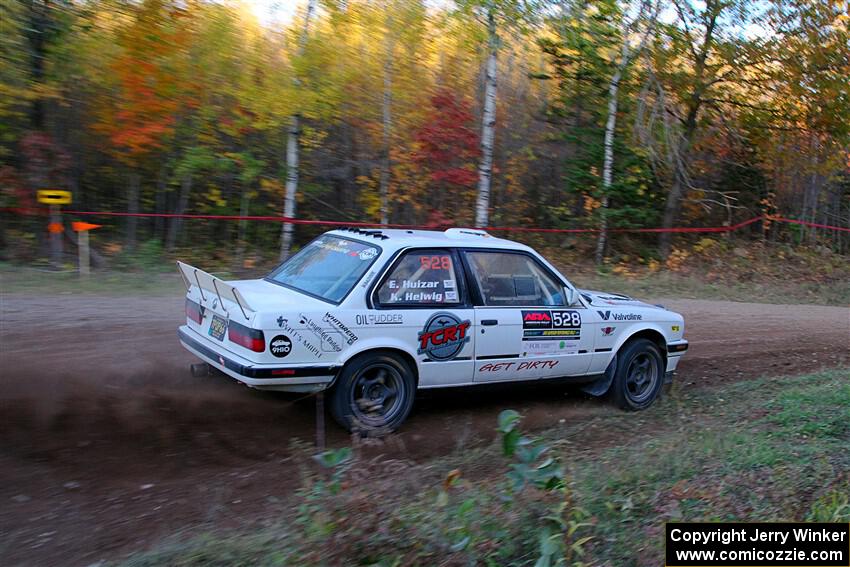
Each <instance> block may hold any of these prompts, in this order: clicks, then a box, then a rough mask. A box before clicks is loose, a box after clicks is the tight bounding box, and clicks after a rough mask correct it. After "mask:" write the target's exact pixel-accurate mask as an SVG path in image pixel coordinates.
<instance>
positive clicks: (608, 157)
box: [596, 2, 657, 264]
mask: <svg viewBox="0 0 850 567" xmlns="http://www.w3.org/2000/svg"><path fill="white" fill-rule="evenodd" d="M649 4H650V6H649V8H647V7H646V6H644V8H647V9H650V8H651V4H652V3H651V2H650V3H649ZM656 17H657V12H655V11H654V10H653V12H652V14H651V15H650V20H649V22H647V26H646V31H645V32H644V34H643V37H642V38H641V40H640V44H639V45H638V46H637V49H635V51H634V53H632V49H631V47H630V46H629V28H630V27H631V26H625V27H624V28H623V46H622V48H621V49H620V62H619V64H618V65H617V69H616V70H615V71H614V75H613V76H612V77H611V82H609V83H608V119H607V120H606V121H605V142H604V158H603V160H602V206H601V207H600V211H599V212H600V219H599V238H598V239H597V240H596V263H597V264H601V263H602V260H603V258H604V256H605V246H606V244H607V243H608V204H609V203H610V200H611V184H612V182H613V178H614V177H613V176H614V171H613V170H614V134H615V132H616V131H617V108H618V107H619V99H618V94H619V91H620V81H621V80H622V78H623V73H624V72H625V70H626V67H627V66H628V65H629V62H630V61H631V59H632V57H634V56H637V55H638V54H639V53H640V52H642V51H643V49H644V47H645V46H646V41H647V39H648V38H649V35H650V33H651V32H652V29H653V27H654V23H655V18H656ZM638 21H639V20H635V23H637V22H638Z"/></svg>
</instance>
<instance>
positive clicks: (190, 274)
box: [177, 261, 256, 319]
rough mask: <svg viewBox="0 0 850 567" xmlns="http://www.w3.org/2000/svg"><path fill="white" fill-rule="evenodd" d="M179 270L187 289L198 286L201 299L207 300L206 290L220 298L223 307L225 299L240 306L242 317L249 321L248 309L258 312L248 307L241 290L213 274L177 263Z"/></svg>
mask: <svg viewBox="0 0 850 567" xmlns="http://www.w3.org/2000/svg"><path fill="white" fill-rule="evenodd" d="M177 269H179V270H180V275H181V276H182V277H183V283H184V284H186V289H187V290H188V289H190V288H191V287H192V286H193V285H194V286H196V287H197V288H198V291H200V292H201V297H202V298H203V299H206V296H205V295H204V290H206V291H208V292H210V293H214V294H215V295H216V296H218V300H219V301H220V302H221V304H222V307H223V306H224V300H225V299H227V300H229V301H231V302H232V303H235V304H236V305H238V306H239V310H240V311H242V315H243V316H244V317H245V319H249V317H248V314H247V313H245V310H246V309H247V310H248V311H253V312H256V309H253V308H252V307H251V306H250V305H248V302H247V301H245V298H244V297H242V294H241V293H239V290H238V289H236V288H235V287H233V286H232V285H230V284H229V283H227V282H226V281H224V280H221V279H219V278H217V277H215V276H214V275H212V274H208V273H207V272H205V271H203V270H200V269H198V268H196V267H194V266H190V265H189V264H184V263H183V262H179V261H178V262H177Z"/></svg>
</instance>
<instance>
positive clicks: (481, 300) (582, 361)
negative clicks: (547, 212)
mask: <svg viewBox="0 0 850 567" xmlns="http://www.w3.org/2000/svg"><path fill="white" fill-rule="evenodd" d="M463 260H464V267H465V269H466V270H467V273H468V274H469V278H468V280H469V282H468V284H469V287H470V290H471V292H472V297H473V303H474V320H475V328H476V329H478V331H477V332H476V335H475V378H474V381H476V382H491V381H504V380H527V379H536V378H552V377H558V376H573V375H580V374H584V373H585V372H586V371H587V368H588V366H589V364H590V360H591V357H592V353H593V333H592V329H591V328H590V326H589V325H588V323H590V321H589V320H588V318H587V316H586V310H584V309H583V307H582V306H580V305H577V306H568V305H567V304H566V300H565V294H564V285H563V283H562V282H561V281H560V279H559V278H557V276H555V274H553V273H552V272H551V271H550V270H549V269H548V268H547V267H546V266H544V265H543V264H542V263H541V262H540V261H539V260H538V259H537V258H535V257H534V256H533V255H531V254H528V253H526V252H523V251H513V250H489V249H488V250H483V249H482V250H477V249H468V250H464V251H463Z"/></svg>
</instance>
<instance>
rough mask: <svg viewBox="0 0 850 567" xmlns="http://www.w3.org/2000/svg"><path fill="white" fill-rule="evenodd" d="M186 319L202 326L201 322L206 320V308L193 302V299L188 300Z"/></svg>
mask: <svg viewBox="0 0 850 567" xmlns="http://www.w3.org/2000/svg"><path fill="white" fill-rule="evenodd" d="M186 318H187V319H190V320H192V321H194V322H195V323H197V324H198V325H200V324H201V321H203V320H204V308H203V307H201V306H200V305H199V304H197V303H195V302H194V301H192V300H191V299H187V300H186Z"/></svg>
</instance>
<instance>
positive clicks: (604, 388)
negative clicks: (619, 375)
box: [581, 354, 617, 397]
mask: <svg viewBox="0 0 850 567" xmlns="http://www.w3.org/2000/svg"><path fill="white" fill-rule="evenodd" d="M616 371H617V355H616V354H615V355H614V357H613V358H612V359H611V362H609V363H608V368H606V369H605V373H604V374H603V375H602V376H601V377H600V378H599V379H597V380H595V381H593V382H591V383H590V384H586V385H584V386H582V388H581V391H582V392H584V393H585V394H590V395H591V396H596V397H599V396H604V395H605V394H607V393H608V390H609V389H610V388H611V384H612V383H613V382H614V373H615V372H616Z"/></svg>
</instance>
